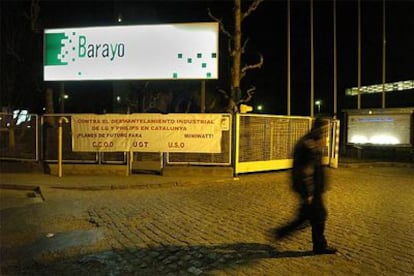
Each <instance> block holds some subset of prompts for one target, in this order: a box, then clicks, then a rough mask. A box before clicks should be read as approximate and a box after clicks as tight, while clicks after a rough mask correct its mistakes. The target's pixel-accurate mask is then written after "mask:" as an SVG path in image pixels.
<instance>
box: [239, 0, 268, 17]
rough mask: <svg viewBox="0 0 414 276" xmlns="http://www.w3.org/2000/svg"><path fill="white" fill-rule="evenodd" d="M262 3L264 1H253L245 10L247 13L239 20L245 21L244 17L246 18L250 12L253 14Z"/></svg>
mask: <svg viewBox="0 0 414 276" xmlns="http://www.w3.org/2000/svg"><path fill="white" fill-rule="evenodd" d="M263 1H264V0H254V1H253V2H252V4H251V5H250V6H249V8H248V9H247V11H246V12H245V13H243V16H242V19H241V20H242V21H243V20H244V19H246V17H248V16H249V15H250V14H251V13H252V12H254V11H255V10H256V9H257V7H258V6H259V5H260V3H262V2H263Z"/></svg>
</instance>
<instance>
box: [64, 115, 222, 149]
mask: <svg viewBox="0 0 414 276" xmlns="http://www.w3.org/2000/svg"><path fill="white" fill-rule="evenodd" d="M71 124H72V150H73V151H87V152H90V151H102V152H115V151H117V152H127V151H142V152H200V153H220V152H221V136H222V131H223V130H228V129H229V127H230V126H229V124H230V122H229V117H228V116H225V115H221V114H168V115H162V114H129V115H121V114H109V115H94V114H80V115H73V116H72V119H71Z"/></svg>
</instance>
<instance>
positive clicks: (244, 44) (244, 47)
mask: <svg viewBox="0 0 414 276" xmlns="http://www.w3.org/2000/svg"><path fill="white" fill-rule="evenodd" d="M248 42H249V38H247V39H246V40H245V41H244V43H243V46H242V49H241V51H242V54H244V53H245V51H246V48H247V43H248Z"/></svg>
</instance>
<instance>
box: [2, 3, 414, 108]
mask: <svg viewBox="0 0 414 276" xmlns="http://www.w3.org/2000/svg"><path fill="white" fill-rule="evenodd" d="M244 2H245V1H244ZM27 3H30V1H26V2H25V1H18V2H17V4H16V2H15V1H2V9H1V16H2V17H4V16H9V15H10V13H9V12H8V11H11V10H13V11H14V12H17V13H18V12H19V9H20V10H21V12H23V11H27V7H28V6H30V5H28V4H27ZM246 3H250V1H247V2H245V3H244V7H246ZM232 6H233V1H207V0H205V1H190V0H189V1H173V0H171V1H167V0H155V1H40V8H41V9H40V18H41V25H42V28H64V27H86V26H105V25H117V24H119V23H118V22H117V18H118V15H119V14H121V15H122V19H123V22H122V23H121V24H124V25H132V24H162V23H181V22H192V21H200V22H206V21H211V19H210V18H209V16H208V14H207V8H210V9H211V11H212V13H213V14H214V15H215V16H216V17H218V18H221V19H223V21H224V22H225V23H227V24H231V23H232V20H233V15H232ZM332 7H333V4H332V1H318V0H315V1H314V34H315V37H314V41H315V44H314V46H315V100H316V99H321V100H322V102H323V104H322V108H321V112H322V113H326V114H328V115H332V114H333V25H332V22H333V15H332ZM361 8H362V9H361V17H362V85H370V84H378V83H381V82H382V1H361ZM386 10H387V15H386V19H387V20H386V24H387V33H386V35H387V60H386V64H387V68H386V79H387V82H394V81H402V80H412V79H414V16H413V15H414V1H395V0H393V1H387V3H386ZM309 13H310V11H309V1H294V0H292V1H291V64H292V72H291V84H292V86H291V90H292V96H291V97H292V98H291V99H292V107H291V108H292V115H309V112H310V107H309V95H310V24H309V18H310V16H309ZM286 16H287V15H286V1H278V0H265V1H264V2H263V3H262V4H261V5H260V6H259V7H258V9H257V10H256V11H255V12H254V13H252V14H251V15H250V17H248V18H247V19H246V20H245V21H244V22H243V26H242V29H243V36H244V37H245V38H246V37H248V38H249V44H248V46H247V53H246V55H245V57H244V59H243V62H255V61H256V60H257V55H256V53H257V52H260V53H262V54H263V56H264V66H263V67H262V68H261V69H259V70H256V71H251V72H250V73H249V74H248V75H247V77H246V78H245V79H243V82H242V88H247V87H249V86H250V85H254V86H256V88H257V90H256V94H255V96H254V98H253V100H252V102H250V104H252V105H258V104H263V105H264V111H263V113H269V114H280V115H284V114H286V90H287V88H286V86H287V81H286V76H287V73H286V66H287V55H286V53H287V46H286V43H287V42H286ZM2 22H3V21H2ZM228 26H230V25H228ZM3 32H4V26H2V41H3V40H4V37H5V36H4V33H3ZM220 38H221V41H220V44H221V45H220V47H221V50H222V52H221V53H220V63H221V66H220V79H219V80H218V81H213V80H210V81H208V82H214V84H212V85H211V86H217V87H223V88H227V87H228V85H227V86H226V83H227V84H228V76H229V73H228V72H229V67H228V63H229V60H228V57H227V53H226V48H227V45H226V43H227V41H226V40H225V39H224V36H221V37H220ZM2 43H3V42H2ZM337 52H338V111H340V110H342V109H344V108H356V101H355V98H349V97H345V88H350V87H354V86H357V77H358V74H357V1H351V0H349V1H348V0H346V1H345V0H344V1H340V0H338V1H337ZM2 57H3V56H2ZM4 62H5V60H4V59H3V60H2V63H4ZM2 66H4V64H3V65H2ZM5 66H6V67H7V64H6V65H5ZM2 68H5V67H2ZM40 68H41V67H40ZM2 78H3V75H2ZM2 87H3V86H2ZM67 87H68V88H67V89H72V90H76V89H80V90H87V91H89V92H87V91H83V92H81V93H85V94H83V95H84V96H83V99H84V100H85V99H88V97H90V98H96V97H99V95H100V94H99V93H103V92H105V93H109V92H110V89H111V87H112V86H111V83H110V82H100V83H97V82H89V83H87V84H85V83H70V84H68V85H67ZM388 99H389V104H390V105H393V106H414V98H413V91H410V92H399V93H398V94H394V95H388V96H387V100H388ZM399 99H400V101H399ZM401 99H402V100H401ZM102 104H103V105H104V106H105V105H110V102H105V103H102ZM97 105H99V103H97ZM362 107H363V108H364V107H370V108H375V107H377V108H380V107H381V95H380V94H379V95H375V96H363V97H362ZM99 108H101V107H100V106H96V107H95V109H99ZM80 109H81V108H80ZM78 111H79V112H80V111H81V110H77V109H76V108H75V106H74V107H73V111H72V112H78ZM315 112H316V109H315Z"/></svg>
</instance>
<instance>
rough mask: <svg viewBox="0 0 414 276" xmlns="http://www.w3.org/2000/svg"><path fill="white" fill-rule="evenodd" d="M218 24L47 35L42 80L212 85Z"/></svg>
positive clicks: (52, 31)
mask: <svg viewBox="0 0 414 276" xmlns="http://www.w3.org/2000/svg"><path fill="white" fill-rule="evenodd" d="M218 33H219V30H218V23H183V24H168V25H167V24H165V25H136V26H111V27H89V28H68V29H47V30H45V33H44V80H45V81H67V80H76V81H79V80H126V79H217V78H218V46H219V44H218V43H219V41H218Z"/></svg>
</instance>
